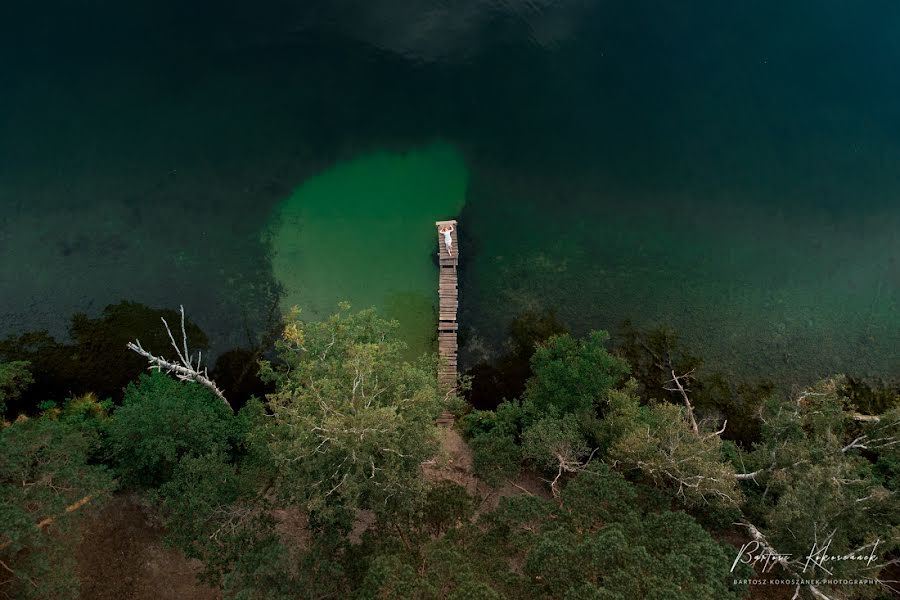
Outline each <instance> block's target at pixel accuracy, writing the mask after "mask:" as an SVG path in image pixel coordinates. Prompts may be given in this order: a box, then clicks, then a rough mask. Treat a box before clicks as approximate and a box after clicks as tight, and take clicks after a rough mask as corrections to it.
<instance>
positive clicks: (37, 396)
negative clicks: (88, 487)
mask: <svg viewBox="0 0 900 600" xmlns="http://www.w3.org/2000/svg"><path fill="white" fill-rule="evenodd" d="M160 317H163V318H165V319H166V321H168V322H169V324H170V325H174V324H176V323H178V322H179V320H180V318H181V317H180V315H179V314H178V313H177V312H175V311H173V310H160V309H154V308H150V307H148V306H144V305H142V304H138V303H135V302H119V303H118V304H111V305H109V306H107V307H106V308H104V309H103V312H102V313H101V315H100V316H99V317H97V318H96V319H94V318H90V317H88V316H87V315H85V314H83V313H77V314H75V315H73V316H72V322H71V324H70V326H69V332H68V334H69V338H71V340H72V341H71V342H70V343H64V342H60V341H58V340H56V339H54V338H53V337H52V336H50V334H49V333H47V332H46V331H34V332H29V333H25V334H23V335H21V336H17V337H8V338H6V339H4V340H0V361H29V362H30V363H31V372H32V373H33V375H34V379H35V382H34V384H33V385H31V386H30V387H29V389H28V392H27V394H26V396H27V398H25V397H23V399H22V401H20V403H19V404H20V406H19V407H18V408H19V410H17V411H16V412H19V411H20V410H21V411H24V412H27V413H29V414H31V413H34V412H35V411H34V408H35V406H36V405H37V402H40V401H43V400H47V399H58V398H65V397H67V396H70V395H82V394H87V393H90V392H93V393H95V394H96V395H97V396H98V397H100V398H113V399H115V400H119V399H120V398H121V396H122V390H123V389H124V388H125V386H126V385H128V383H129V382H130V381H132V380H133V379H135V378H136V377H137V376H138V375H140V374H141V373H142V372H144V371H145V370H146V368H147V362H146V361H145V360H144V359H143V358H142V357H140V356H138V355H137V354H135V353H134V352H127V351H125V350H124V348H125V344H126V343H127V342H130V341H134V339H135V338H139V339H140V340H141V344H142V345H143V346H144V348H146V349H147V350H148V351H150V352H152V353H154V354H156V355H159V354H162V355H164V356H166V355H168V356H171V354H172V346H171V345H170V342H169V337H168V334H166V330H165V328H163V326H162V323H161V322H160ZM186 331H187V335H188V337H189V338H190V342H191V347H192V348H194V349H199V350H204V351H205V349H206V346H207V339H206V336H205V335H204V333H203V332H202V331H201V330H200V329H199V328H198V327H197V326H196V325H194V324H193V323H191V322H190V321H188V322H187V323H186ZM28 399H30V402H29V403H28V404H26V403H25V400H28Z"/></svg>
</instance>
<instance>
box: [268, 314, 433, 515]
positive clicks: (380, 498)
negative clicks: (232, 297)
mask: <svg viewBox="0 0 900 600" xmlns="http://www.w3.org/2000/svg"><path fill="white" fill-rule="evenodd" d="M348 310H349V307H348V306H346V305H344V306H342V308H341V311H340V312H339V313H338V314H336V315H334V316H333V317H331V318H329V319H327V320H325V321H322V322H316V323H310V322H302V321H300V320H299V313H296V312H295V313H294V314H293V315H292V317H291V318H290V319H289V320H288V323H287V325H286V327H285V335H284V338H283V339H282V340H281V341H280V343H279V344H278V353H279V357H280V359H281V364H278V365H273V364H270V363H267V362H264V363H263V365H262V376H263V378H264V379H265V380H268V381H271V382H273V383H274V384H275V386H276V391H275V392H274V393H273V394H270V395H269V396H268V403H269V408H270V410H271V412H272V417H271V418H269V419H267V420H265V421H264V424H263V427H262V428H261V429H260V431H259V432H258V433H257V436H258V437H257V439H260V440H265V442H264V443H265V444H266V445H267V447H268V450H269V452H270V453H271V456H272V457H273V460H274V461H275V464H276V465H277V469H278V478H277V480H276V484H275V485H276V491H277V493H278V494H279V495H280V496H281V497H283V498H284V499H285V500H288V501H290V502H292V503H296V505H298V506H299V507H301V508H302V509H303V510H305V511H308V512H309V514H310V516H311V518H312V521H313V523H315V524H323V525H324V524H326V523H327V524H330V525H336V524H337V523H338V522H341V523H342V525H341V527H347V526H349V524H350V523H352V519H353V515H355V513H356V511H358V510H363V509H369V510H373V511H376V512H377V513H380V514H384V513H386V512H389V511H388V510H387V509H390V508H391V507H392V506H399V505H403V504H405V503H408V502H410V501H411V500H412V499H413V498H414V497H415V496H416V495H417V494H419V493H421V492H422V490H423V487H422V479H421V476H420V475H421V474H420V465H421V463H422V462H424V461H426V460H428V459H429V458H431V457H432V456H433V455H434V452H435V451H436V448H437V446H436V428H435V426H434V419H435V418H436V417H437V415H438V414H439V411H440V410H441V408H442V406H441V402H440V395H439V392H438V388H437V380H436V377H435V363H434V361H433V360H424V359H423V360H422V361H419V362H417V363H414V364H410V363H407V362H404V361H403V360H402V359H401V353H402V350H403V349H404V345H403V344H402V343H401V342H399V341H397V340H396V338H395V331H396V328H397V324H396V322H392V321H386V320H384V319H381V318H379V317H378V316H377V315H376V313H375V312H374V311H373V310H363V311H360V312H358V313H349V312H348Z"/></svg>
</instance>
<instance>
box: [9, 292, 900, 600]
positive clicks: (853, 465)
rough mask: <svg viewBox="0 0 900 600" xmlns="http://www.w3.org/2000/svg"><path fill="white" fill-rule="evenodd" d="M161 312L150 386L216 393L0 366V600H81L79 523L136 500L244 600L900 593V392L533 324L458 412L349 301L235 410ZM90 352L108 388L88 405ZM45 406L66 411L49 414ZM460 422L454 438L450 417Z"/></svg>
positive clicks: (517, 334) (451, 398)
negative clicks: (792, 383) (723, 366)
mask: <svg viewBox="0 0 900 600" xmlns="http://www.w3.org/2000/svg"><path fill="white" fill-rule="evenodd" d="M109 310H110V309H108V311H109ZM116 314H118V313H116V310H115V309H113V310H112V311H111V312H108V314H107V316H108V317H109V316H111V315H112V316H113V317H114V316H115V315H116ZM167 314H168V316H169V321H168V323H171V324H172V325H173V328H172V329H174V330H175V336H174V337H173V338H172V339H171V340H169V339H168V337H167V336H165V335H164V332H165V330H163V329H160V331H157V332H156V333H157V337H156V338H154V339H144V344H143V345H141V343H140V342H137V346H139V347H140V348H141V350H144V348H146V350H145V352H146V355H147V356H149V357H151V362H150V366H151V367H153V366H154V363H153V362H152V358H153V357H156V356H161V355H166V356H169V357H170V358H171V353H172V351H173V350H172V346H174V351H175V352H176V353H177V354H178V355H179V357H181V358H183V359H186V362H187V363H188V364H190V365H194V364H195V362H194V361H196V369H195V374H196V375H198V376H199V379H200V380H199V381H198V377H192V376H190V375H185V374H184V373H180V372H178V371H175V372H171V373H167V372H166V371H172V369H170V368H165V367H164V366H161V365H160V364H159V363H156V366H157V367H160V368H157V369H153V368H151V369H150V371H149V372H146V373H144V374H141V375H139V376H137V377H132V376H130V375H128V376H127V377H129V378H130V379H126V380H125V381H122V377H123V374H125V375H127V374H128V373H130V372H131V371H130V369H133V368H134V367H135V365H137V366H138V367H139V368H140V369H141V370H144V369H145V367H147V366H148V364H147V362H146V361H145V360H144V358H146V357H142V356H138V355H137V354H135V353H134V352H130V351H129V350H128V349H126V347H125V344H124V342H123V341H122V340H119V339H117V341H116V343H115V344H113V345H111V346H110V347H109V349H108V350H109V352H110V353H111V356H113V357H116V356H118V358H111V359H109V360H108V361H107V360H100V357H102V356H105V355H104V354H103V352H105V351H106V350H104V349H103V348H101V347H100V346H98V345H97V344H86V343H84V344H81V345H76V346H75V347H74V348H75V349H73V348H67V349H65V350H63V349H62V346H60V345H59V344H57V345H54V343H55V342H52V341H49V340H47V339H43V338H40V339H39V338H34V337H32V338H30V339H29V340H23V339H17V340H8V341H7V342H5V343H4V345H2V346H0V357H2V359H3V360H4V361H5V362H2V363H0V406H2V408H3V412H4V414H5V421H4V422H3V425H2V429H0V522H2V523H3V527H2V532H0V597H3V598H22V599H31V598H35V599H37V598H53V599H66V598H71V599H74V598H78V597H84V596H83V590H81V587H80V578H79V571H78V569H77V564H76V563H77V557H76V554H77V549H78V548H79V544H80V543H81V539H82V536H83V535H84V527H85V525H84V524H85V520H86V519H89V518H90V516H91V515H92V514H95V513H96V511H98V510H100V509H101V508H102V507H103V506H104V504H105V503H108V502H110V501H112V500H113V499H114V498H117V497H122V496H123V495H133V496H135V497H138V498H140V501H141V502H142V503H143V504H144V505H145V506H146V507H148V510H150V511H151V512H152V513H153V514H154V515H155V516H156V518H158V520H159V522H160V524H161V528H162V530H163V531H164V536H165V542H166V544H167V545H168V546H170V547H171V548H174V549H176V550H177V551H178V552H180V553H183V555H184V556H185V557H187V558H190V559H196V560H198V561H199V564H201V565H202V567H201V569H200V572H199V577H200V580H201V582H202V583H203V584H204V585H206V586H208V587H209V588H211V589H213V590H215V594H216V595H217V596H216V597H222V598H225V599H228V600H252V599H263V598H265V599H276V600H278V599H285V600H287V599H298V598H308V599H324V598H360V599H362V598H372V599H374V598H416V599H432V598H433V599H450V600H457V599H500V598H510V599H517V598H536V599H543V598H545V599H551V598H553V599H557V598H559V599H565V600H589V599H590V600H620V599H621V600H630V599H633V598H649V599H660V600H662V599H666V600H678V599H685V600H687V599H691V600H706V599H709V600H723V599H728V598H735V599H738V598H769V597H773V598H776V597H777V598H780V597H784V598H790V597H794V598H817V599H820V600H824V599H827V598H831V599H834V600H837V599H842V598H860V599H875V598H887V597H892V596H893V595H894V594H896V593H897V592H898V590H900V584H898V583H896V580H898V579H900V569H898V563H900V502H898V501H897V493H898V491H900V397H898V395H897V390H895V389H892V388H890V387H885V386H877V385H872V386H869V385H865V384H863V383H861V382H859V381H856V380H854V379H852V378H848V377H845V376H840V375H835V376H833V377H829V378H826V379H823V380H821V381H819V382H818V383H815V384H814V385H811V386H806V387H803V388H797V389H794V390H783V389H780V388H779V389H776V388H774V387H773V386H770V385H766V384H764V383H760V384H759V385H747V384H741V385H735V384H731V383H729V382H728V381H727V380H726V379H725V378H723V377H722V376H719V375H716V374H711V373H708V372H707V371H706V370H705V369H704V368H703V365H702V361H700V360H699V359H698V358H697V357H694V356H692V355H690V354H688V353H687V352H685V351H683V350H682V349H680V348H679V345H678V342H677V339H676V338H675V336H674V335H673V334H672V333H671V332H667V331H664V330H660V331H637V330H630V331H629V332H627V333H626V335H624V337H623V339H622V340H619V341H617V343H615V344H612V342H611V340H610V338H609V335H607V334H606V333H605V332H603V331H593V332H591V333H589V334H587V335H583V336H576V335H572V334H570V333H568V332H566V331H564V329H563V328H562V327H560V326H558V324H556V323H555V321H554V320H553V319H552V317H550V316H546V315H544V316H541V315H538V316H534V315H532V316H530V317H527V318H524V319H519V320H517V321H516V323H515V324H514V327H513V330H512V331H511V343H510V344H509V352H508V354H507V355H506V356H505V357H501V359H499V360H498V361H497V362H496V363H495V364H493V365H491V366H483V367H481V368H479V369H474V370H473V371H471V372H470V374H469V375H468V376H466V377H464V378H463V380H462V381H461V383H460V393H459V394H458V395H457V394H454V393H446V392H445V391H444V390H442V389H440V388H439V386H438V382H437V379H436V376H435V373H436V369H437V359H436V358H435V357H434V356H428V355H425V356H422V357H421V358H420V359H418V360H414V361H410V360H408V359H406V358H404V344H403V343H402V342H401V341H400V340H399V338H398V336H397V331H396V330H397V323H396V322H394V321H390V320H387V319H385V318H383V317H382V316H380V315H379V314H378V313H377V312H376V311H375V310H374V309H367V310H362V311H353V310H351V309H350V308H349V307H348V306H346V305H344V306H341V308H340V310H338V312H337V313H335V314H334V315H333V316H331V317H330V318H327V319H324V320H320V321H312V320H306V319H304V318H303V317H302V315H301V314H300V312H299V311H293V312H291V313H290V314H289V315H287V316H286V317H285V318H284V320H283V322H282V323H281V325H280V327H279V332H278V335H277V339H276V340H274V342H273V344H272V346H273V350H272V351H271V352H269V353H258V354H257V355H252V356H250V359H252V360H251V363H252V368H253V370H254V371H255V372H254V373H252V374H251V375H252V377H254V378H258V382H259V386H257V387H256V388H253V390H252V393H251V391H248V388H246V387H241V385H238V384H236V383H233V381H232V383H230V384H228V385H223V387H222V389H218V388H217V387H216V384H215V383H213V380H214V379H218V381H219V383H220V384H222V383H223V381H225V379H227V377H226V376H225V375H223V372H222V370H221V369H219V368H218V367H217V369H214V370H213V373H212V375H209V374H207V373H206V372H205V371H204V370H202V368H201V366H200V362H199V361H200V356H197V357H196V358H194V357H193V354H192V350H191V349H190V348H189V347H188V338H189V334H190V337H192V339H194V340H195V341H196V340H200V343H201V344H202V336H201V334H200V333H199V332H197V331H196V328H194V327H193V326H192V325H191V324H190V323H188V325H187V326H186V327H185V326H184V325H183V326H182V330H181V332H179V331H178V328H177V327H176V326H175V324H176V323H177V315H174V314H172V311H169V312H168V313H167ZM79 323H80V327H81V329H80V331H81V332H82V333H84V332H86V331H89V330H90V328H91V323H90V322H87V321H80V322H79ZM157 325H158V321H157ZM167 326H168V324H167ZM179 333H180V335H181V336H183V339H181V340H179V339H178V338H179V337H180V335H179ZM85 335H86V334H85ZM122 335H124V336H125V338H128V339H129V340H130V339H131V337H130V336H131V333H130V332H127V331H126V332H125V333H124V334H122ZM75 337H76V338H78V336H77V335H76V336H75ZM88 338H89V336H86V337H84V338H82V340H83V339H88ZM125 338H123V339H125ZM26 341H27V342H28V343H25V342H26ZM169 342H171V344H170V343H169ZM182 342H183V346H182V345H181V343H182ZM38 347H42V348H43V353H41V352H39V351H38V350H34V348H38ZM29 349H30V350H29ZM48 349H49V350H48ZM28 352H32V354H28ZM48 352H49V354H50V355H52V356H54V357H56V358H57V359H58V361H62V363H59V362H58V363H57V364H69V363H67V362H66V361H73V360H74V361H77V362H78V364H79V365H81V368H80V369H79V368H75V367H73V368H72V369H71V370H70V372H69V377H70V380H69V381H68V382H67V383H66V384H65V385H67V386H69V389H73V390H78V392H77V393H73V394H71V395H69V396H66V395H61V396H56V397H50V396H49V394H51V393H58V394H59V393H60V392H59V391H58V390H59V389H64V388H65V386H62V387H60V386H57V387H55V388H54V387H53V386H52V385H49V386H48V384H47V377H45V376H43V375H42V373H46V372H47V367H46V365H44V364H43V363H41V360H43V359H42V358H41V357H42V356H44V357H46V356H47V354H48ZM92 353H93V356H94V359H93V360H95V361H98V363H99V366H98V368H99V369H100V370H101V371H102V372H104V373H107V375H108V377H107V378H106V379H105V380H101V379H98V378H96V377H95V378H93V379H91V380H90V383H85V382H84V381H82V382H81V384H80V385H81V387H80V388H79V385H76V384H74V383H72V381H76V380H78V378H79V377H80V376H81V374H82V372H85V371H86V370H87V369H88V367H89V366H90V365H87V366H85V365H86V364H87V363H88V362H89V361H90V360H92V359H91V358H89V356H90V355H91V354H92ZM182 355H183V356H182ZM79 356H80V358H77V357H79ZM73 357H76V358H73ZM114 360H120V361H124V362H122V363H116V362H113V361H114ZM173 360H174V359H173ZM129 361H131V362H129ZM134 361H136V362H134ZM176 362H177V361H176ZM95 366H97V365H95ZM126 367H127V368H126ZM234 368H237V367H234ZM232 370H233V369H232ZM233 379H234V378H233V377H232V380H233ZM78 381H80V380H78ZM104 381H105V383H104ZM204 381H205V382H206V383H207V384H212V385H205V384H204ZM89 384H92V385H95V387H96V389H94V390H86V389H84V386H86V385H89ZM42 386H43V387H42ZM35 390H37V391H38V393H40V394H47V396H45V397H43V398H42V401H41V402H40V403H39V404H36V405H33V406H31V407H30V408H29V407H28V406H26V404H24V403H23V400H22V399H23V398H24V397H26V395H28V394H31V396H30V397H32V398H33V397H34V392H35ZM54 390H57V391H55V392H54ZM122 390H123V391H122ZM258 390H262V391H261V392H260V391H258ZM119 392H121V393H120V396H121V397H118V396H117V393H119ZM226 398H227V399H226ZM467 399H469V400H472V399H475V400H477V402H473V401H467ZM473 403H474V405H475V406H478V407H479V408H474V407H473ZM446 411H450V412H451V413H453V415H454V417H455V419H454V423H453V424H452V425H447V424H438V423H436V420H437V419H438V418H439V416H440V415H441V414H442V413H446ZM127 568H128V566H127V565H126V566H125V569H126V570H127ZM766 580H781V581H782V582H785V581H787V582H788V583H787V584H782V585H781V586H780V587H778V588H776V587H773V586H766V585H765V584H764V582H765V581H766ZM760 581H762V582H763V583H760ZM753 582H755V583H753ZM785 592H786V595H778V594H783V593H785Z"/></svg>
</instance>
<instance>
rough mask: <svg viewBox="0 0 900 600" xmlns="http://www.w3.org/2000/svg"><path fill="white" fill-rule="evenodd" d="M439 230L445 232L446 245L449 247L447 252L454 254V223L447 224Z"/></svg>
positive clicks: (450, 254)
mask: <svg viewBox="0 0 900 600" xmlns="http://www.w3.org/2000/svg"><path fill="white" fill-rule="evenodd" d="M438 231H439V232H440V233H443V234H444V246H445V247H446V248H447V254H448V255H449V256H453V237H451V236H450V234H451V233H453V225H445V226H444V227H441V228H440V229H438Z"/></svg>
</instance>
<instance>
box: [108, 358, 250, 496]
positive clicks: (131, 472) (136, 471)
mask: <svg viewBox="0 0 900 600" xmlns="http://www.w3.org/2000/svg"><path fill="white" fill-rule="evenodd" d="M108 434H109V444H108V447H109V451H110V453H111V458H112V460H113V462H114V463H115V465H116V466H117V468H118V472H119V474H120V476H121V478H122V481H123V483H125V484H127V485H136V486H141V487H157V486H159V485H161V484H163V483H165V482H166V481H168V480H169V479H170V478H171V477H172V471H173V469H174V468H175V465H177V464H178V462H179V461H180V460H181V459H182V457H184V456H201V455H206V454H210V453H213V452H216V451H219V452H224V453H226V454H228V453H230V452H231V451H232V450H233V449H234V447H235V446H236V444H237V443H238V442H239V440H240V439H241V437H242V427H241V421H240V420H239V419H237V418H236V417H235V416H234V415H233V414H232V412H231V410H230V409H229V408H228V407H227V406H225V404H224V403H223V402H222V401H221V400H220V399H218V398H217V397H216V396H214V395H213V394H212V393H211V392H210V391H209V390H207V389H206V388H204V387H202V386H200V385H197V384H195V383H191V382H183V381H177V380H175V379H172V378H171V377H169V376H167V375H164V374H161V373H154V374H152V375H142V376H141V378H140V380H139V381H138V382H137V383H132V384H129V386H128V387H127V388H126V390H125V399H124V404H123V405H122V407H121V408H119V409H118V410H116V411H115V413H114V415H113V418H112V419H111V420H110V424H109V427H108Z"/></svg>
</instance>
